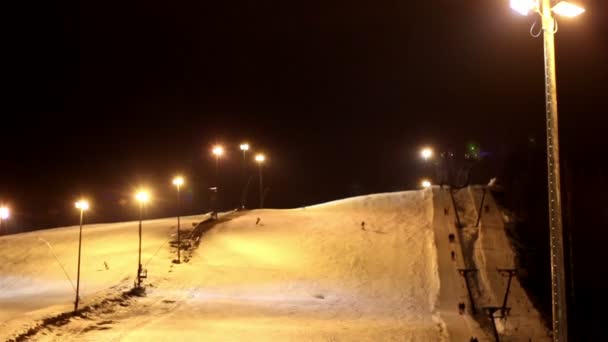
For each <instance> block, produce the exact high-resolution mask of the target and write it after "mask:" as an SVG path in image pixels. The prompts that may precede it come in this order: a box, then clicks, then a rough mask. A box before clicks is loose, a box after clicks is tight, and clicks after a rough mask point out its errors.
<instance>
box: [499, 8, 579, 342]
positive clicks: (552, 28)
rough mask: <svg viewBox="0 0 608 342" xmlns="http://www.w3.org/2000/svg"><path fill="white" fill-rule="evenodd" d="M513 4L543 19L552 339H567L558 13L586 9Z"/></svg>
mask: <svg viewBox="0 0 608 342" xmlns="http://www.w3.org/2000/svg"><path fill="white" fill-rule="evenodd" d="M511 8H512V9H514V10H515V11H517V12H519V13H520V14H522V15H528V14H529V13H533V12H535V13H537V14H539V15H540V17H541V20H542V31H543V40H544V52H545V53H544V57H545V105H546V121H547V122H546V124H547V168H548V182H549V238H550V248H551V297H552V311H553V340H554V341H556V342H557V341H559V342H565V341H567V340H568V319H567V311H566V308H567V307H566V276H565V269H564V241H563V225H562V203H561V185H560V167H559V135H558V133H559V132H558V116H557V81H556V77H555V37H554V36H555V33H556V32H557V23H556V21H555V18H554V16H553V13H556V14H558V15H560V16H564V17H576V16H578V15H580V14H582V13H583V12H584V11H585V10H584V9H583V8H582V7H580V6H577V5H575V4H573V3H571V2H569V1H558V2H557V4H556V5H555V6H552V5H551V0H511Z"/></svg>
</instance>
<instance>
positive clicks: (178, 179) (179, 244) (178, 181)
mask: <svg viewBox="0 0 608 342" xmlns="http://www.w3.org/2000/svg"><path fill="white" fill-rule="evenodd" d="M183 184H184V178H183V177H181V176H177V177H175V178H174V179H173V185H175V186H176V187H177V263H178V264H179V263H180V262H181V254H180V253H181V251H180V250H181V247H182V241H181V233H180V214H181V198H180V188H181V186H182V185H183Z"/></svg>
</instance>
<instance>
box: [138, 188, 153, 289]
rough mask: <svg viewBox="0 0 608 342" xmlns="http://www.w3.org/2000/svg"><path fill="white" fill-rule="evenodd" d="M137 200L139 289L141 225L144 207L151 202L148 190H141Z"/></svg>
mask: <svg viewBox="0 0 608 342" xmlns="http://www.w3.org/2000/svg"><path fill="white" fill-rule="evenodd" d="M135 199H136V200H137V202H139V252H138V254H137V288H138V289H139V288H141V276H142V265H141V223H142V220H143V216H144V206H145V205H146V203H148V201H149V200H150V193H148V192H147V191H146V190H140V191H138V192H137V193H136V194H135Z"/></svg>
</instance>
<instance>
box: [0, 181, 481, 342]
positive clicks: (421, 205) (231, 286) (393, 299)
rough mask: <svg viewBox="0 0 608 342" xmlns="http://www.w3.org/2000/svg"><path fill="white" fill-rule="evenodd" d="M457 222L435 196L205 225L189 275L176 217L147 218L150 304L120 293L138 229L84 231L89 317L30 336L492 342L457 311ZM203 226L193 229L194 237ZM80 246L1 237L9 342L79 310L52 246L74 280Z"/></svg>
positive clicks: (408, 195)
mask: <svg viewBox="0 0 608 342" xmlns="http://www.w3.org/2000/svg"><path fill="white" fill-rule="evenodd" d="M446 208H447V209H448V215H446V214H445V212H444V209H446ZM453 213H454V208H453V207H451V206H450V202H449V197H445V196H442V195H441V192H440V191H439V190H438V189H432V190H431V189H428V190H423V191H410V192H398V193H388V194H378V195H370V196H362V197H356V198H350V199H345V200H340V201H335V202H330V203H326V204H321V205H316V206H312V207H306V208H298V209H291V210H253V211H247V212H235V213H228V214H226V215H223V216H221V218H220V220H219V221H218V222H216V223H215V224H211V223H206V224H205V225H206V226H205V227H207V228H211V229H209V230H208V231H206V233H205V234H204V235H202V238H201V240H200V245H199V246H198V248H196V249H193V250H190V251H188V252H187V254H188V256H189V260H188V262H185V263H182V264H173V263H171V260H172V259H173V258H174V253H175V248H172V247H171V246H170V244H169V243H168V241H169V240H170V239H171V234H174V233H175V220H174V219H161V220H154V221H145V222H144V240H143V241H144V256H143V258H142V260H143V261H144V263H145V264H146V267H147V269H148V279H146V285H147V294H146V296H145V297H131V296H123V295H121V293H122V291H126V290H128V289H129V288H130V287H132V285H133V281H134V276H135V273H136V272H135V270H136V266H137V254H136V252H137V222H129V223H119V224H108V225H94V226H86V227H85V233H84V238H83V241H84V244H83V273H82V276H81V279H82V284H81V288H82V290H83V292H82V293H83V294H82V300H83V305H85V306H86V305H90V310H88V311H86V312H83V314H82V315H81V316H80V317H71V318H70V317H68V318H66V319H63V318H62V319H60V320H51V321H50V323H49V321H47V323H45V324H44V325H43V326H42V327H41V328H40V329H37V330H35V331H34V332H33V333H32V334H31V336H30V339H31V340H38V341H58V340H61V341H80V340H92V341H123V340H129V341H165V340H175V341H194V340H200V341H244V340H247V341H468V339H469V338H470V337H471V336H477V337H478V338H479V341H489V340H490V339H488V337H487V334H484V332H483V331H482V330H481V328H480V327H479V324H478V322H477V321H475V320H474V319H473V318H472V317H471V316H470V315H467V314H464V315H460V314H459V313H458V308H457V307H458V303H459V302H463V301H466V300H467V292H466V288H465V287H464V282H463V279H462V277H461V276H460V275H459V274H458V268H461V267H463V263H464V261H463V257H462V251H461V250H460V244H459V243H458V242H459V241H456V243H450V242H449V241H448V239H447V236H448V235H449V234H450V233H454V232H455V227H454V225H453ZM205 218H206V217H205V216H195V217H189V218H187V219H186V220H184V221H182V222H184V226H186V227H189V230H192V223H196V222H200V221H202V220H203V219H205ZM201 227H203V226H201ZM207 228H205V229H207ZM77 239H78V230H77V227H67V228H60V229H52V230H45V231H40V232H34V233H27V234H19V235H14V236H5V237H0V251H2V252H0V318H2V321H4V323H0V339H6V338H14V337H15V336H16V334H18V333H22V332H23V331H24V329H27V328H31V327H32V322H33V321H34V320H36V319H39V318H41V317H49V316H53V315H57V314H59V313H61V312H69V311H70V310H71V308H72V305H73V304H72V303H73V300H74V299H73V296H74V295H73V290H72V287H71V285H70V283H69V282H68V280H67V279H66V276H65V275H64V273H63V271H62V268H61V267H60V266H59V264H58V262H57V261H56V259H55V257H54V256H53V252H52V251H51V249H50V248H49V247H48V246H47V245H46V243H45V242H44V241H48V242H49V244H50V245H51V246H52V247H53V250H54V253H55V254H56V256H57V259H58V260H60V261H61V263H62V264H63V265H64V266H65V269H66V272H67V273H68V274H69V275H70V276H71V277H72V278H74V275H75V267H76V253H75V252H76V246H77V245H76V244H77ZM452 251H454V252H455V255H456V259H455V260H454V259H452V257H451V252H452ZM106 265H107V266H108V267H106ZM486 333H487V331H486Z"/></svg>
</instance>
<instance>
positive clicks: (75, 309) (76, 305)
mask: <svg viewBox="0 0 608 342" xmlns="http://www.w3.org/2000/svg"><path fill="white" fill-rule="evenodd" d="M83 216H84V210H83V209H80V232H79V233H78V271H76V300H75V301H74V312H76V311H78V299H79V294H80V250H81V246H82V217H83Z"/></svg>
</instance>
